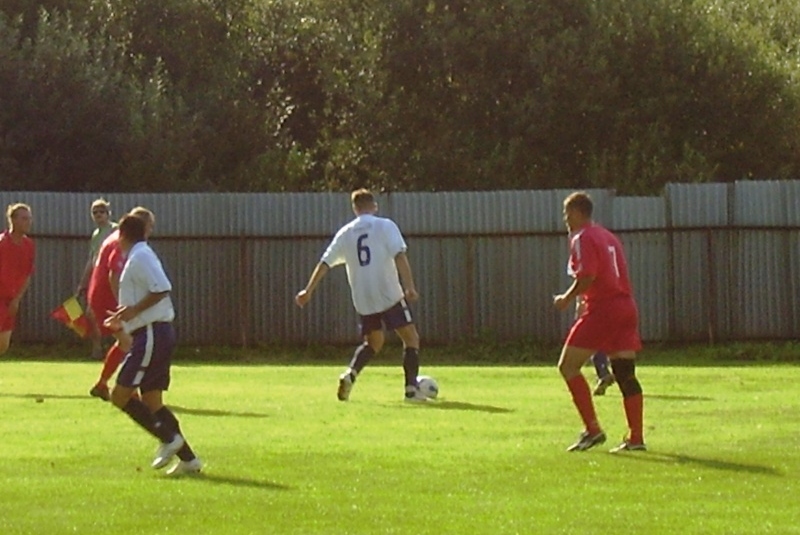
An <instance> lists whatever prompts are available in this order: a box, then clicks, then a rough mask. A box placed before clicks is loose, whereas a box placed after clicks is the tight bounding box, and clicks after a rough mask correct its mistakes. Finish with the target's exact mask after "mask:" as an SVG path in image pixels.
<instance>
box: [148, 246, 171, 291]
mask: <svg viewBox="0 0 800 535" xmlns="http://www.w3.org/2000/svg"><path fill="white" fill-rule="evenodd" d="M145 268H146V270H147V285H148V289H149V290H150V293H154V294H157V293H161V292H169V291H172V283H171V282H170V281H169V278H168V277H167V274H166V273H165V272H164V267H163V266H162V265H161V261H160V260H159V259H158V257H157V256H156V255H155V254H152V255H151V256H150V258H148V262H147V263H146V264H145Z"/></svg>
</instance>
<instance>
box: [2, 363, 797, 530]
mask: <svg viewBox="0 0 800 535" xmlns="http://www.w3.org/2000/svg"><path fill="white" fill-rule="evenodd" d="M342 355H346V353H345V352H344V351H341V352H340V355H339V356H340V357H341V356H342ZM345 358H346V357H342V359H341V360H344V359H345ZM385 360H387V361H388V360H390V359H389V358H388V357H387V358H386V359H385ZM656 360H658V359H656ZM98 371H99V364H97V363H88V362H54V361H25V360H6V361H0V407H2V416H1V417H0V437H2V443H0V533H3V534H4V535H8V534H18V533H19V534H23V533H24V534H29V533H36V534H38V533H43V534H59V533H103V532H105V533H109V532H112V530H113V532H115V533H135V532H142V533H178V534H183V533H186V534H189V533H197V534H205V533H236V534H240V533H259V534H261V533H270V534H303V535H311V534H328V533H330V534H339V535H341V534H359V535H361V534H436V535H438V534H459V535H462V534H485V533H491V534H514V533H519V534H533V533H725V534H729V533H742V534H745V533H746V534H751V533H800V508H798V507H797V505H796V500H797V495H798V492H800V477H798V475H800V450H799V449H798V446H797V436H798V425H797V424H798V422H799V421H800V420H798V414H800V396H799V395H798V394H797V384H798V383H799V382H800V367H798V366H793V365H788V364H771V365H765V364H763V363H754V364H744V365H742V364H739V365H736V364H731V363H727V364H726V365H724V366H717V365H714V363H713V362H706V365H703V366H692V367H686V366H677V365H667V364H666V363H664V364H654V363H650V364H647V363H645V364H643V365H641V366H640V368H639V375H640V378H641V380H642V384H643V387H644V389H645V393H646V402H645V403H646V405H645V424H646V439H647V442H648V446H649V451H648V452H646V453H627V454H620V455H611V454H609V453H607V449H608V447H609V446H611V445H615V442H616V440H614V439H616V438H619V437H622V435H623V433H624V432H625V426H624V421H625V420H624V415H623V412H622V407H621V401H620V399H621V398H620V395H619V393H618V391H616V390H613V391H612V390H609V394H608V395H607V396H605V397H604V398H599V399H598V400H597V408H598V413H599V416H600V419H601V423H602V424H603V425H604V427H605V429H606V431H607V433H608V434H609V439H610V440H611V442H610V443H607V444H605V445H604V446H602V447H600V448H597V449H595V450H591V451H589V452H585V453H566V452H565V451H564V448H565V447H566V446H567V445H568V444H569V443H570V442H571V441H572V440H573V439H574V438H575V436H576V434H577V432H578V431H580V424H579V420H578V417H577V414H576V412H575V410H574V408H573V407H572V404H571V401H570V399H569V397H568V394H567V392H566V388H565V386H564V384H563V382H562V381H561V380H560V379H559V377H558V375H557V372H556V371H555V369H554V368H553V367H550V366H515V367H509V366H505V367H502V366H496V367H490V366H482V367H474V366H466V365H462V366H451V365H433V366H431V365H428V366H424V367H423V371H424V372H425V373H428V374H430V375H433V376H434V377H436V378H437V379H438V381H439V383H440V387H441V390H442V395H441V398H442V399H441V400H440V401H439V402H438V403H436V404H434V405H433V406H430V407H418V406H408V405H405V404H404V403H402V402H401V401H400V396H401V392H400V390H401V387H400V385H401V382H402V378H401V371H400V367H399V365H394V366H386V365H380V366H374V367H370V368H368V370H367V371H366V372H365V374H364V375H363V377H362V379H361V380H360V381H359V383H358V384H357V385H356V387H355V389H354V391H353V397H352V400H351V401H350V402H348V403H340V402H338V401H336V399H335V388H336V377H337V375H338V373H339V372H340V371H341V365H335V366H334V365H329V364H326V365H291V366H289V365H261V364H257V365H252V364H251V365H242V364H239V365H230V366H222V365H216V364H209V363H197V362H189V361H181V362H178V363H176V365H175V366H174V368H173V390H172V391H171V392H169V393H168V394H167V401H168V403H169V404H170V405H172V406H173V408H174V410H175V412H176V414H177V415H178V417H179V419H180V420H181V422H182V426H183V428H184V431H185V433H186V435H187V436H188V438H189V439H190V441H191V443H192V445H193V446H194V448H195V450H196V451H197V453H198V454H199V455H200V456H201V457H202V458H203V459H204V461H205V462H206V469H205V471H204V474H203V475H202V476H199V477H187V478H183V479H180V480H172V479H169V478H167V477H165V476H163V474H162V473H160V472H157V471H155V470H152V469H151V468H149V461H150V460H151V457H152V453H153V451H154V449H155V443H154V441H153V440H152V439H151V438H150V437H149V436H148V435H146V434H145V433H144V432H143V431H141V430H140V429H139V428H137V427H136V426H135V425H134V424H133V423H132V422H131V421H130V420H129V419H128V418H127V417H126V416H125V415H123V414H122V413H120V412H119V411H117V410H114V409H113V408H112V407H111V406H109V405H108V404H105V403H102V402H100V401H98V400H95V399H91V398H89V397H88V396H87V395H86V391H87V389H88V387H89V386H91V383H92V381H93V380H94V378H95V375H96V373H98ZM588 372H589V370H587V374H588ZM37 397H42V398H44V402H42V403H38V402H36V398H37Z"/></svg>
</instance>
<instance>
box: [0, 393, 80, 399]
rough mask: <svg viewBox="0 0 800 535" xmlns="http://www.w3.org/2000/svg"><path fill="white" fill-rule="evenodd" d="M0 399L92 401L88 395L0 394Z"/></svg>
mask: <svg viewBox="0 0 800 535" xmlns="http://www.w3.org/2000/svg"><path fill="white" fill-rule="evenodd" d="M0 398H18V399H41V400H48V399H79V400H87V399H92V398H91V397H90V396H88V395H83V396H77V395H70V394H0Z"/></svg>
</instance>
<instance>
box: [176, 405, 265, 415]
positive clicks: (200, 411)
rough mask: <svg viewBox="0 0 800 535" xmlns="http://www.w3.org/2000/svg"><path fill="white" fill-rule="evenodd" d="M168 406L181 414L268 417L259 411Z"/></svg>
mask: <svg viewBox="0 0 800 535" xmlns="http://www.w3.org/2000/svg"><path fill="white" fill-rule="evenodd" d="M169 408H170V409H171V410H173V411H175V412H178V413H181V414H193V415H195V416H238V417H240V418H269V415H268V414H264V413H260V412H236V411H225V410H220V409H191V408H188V407H181V406H179V405H169Z"/></svg>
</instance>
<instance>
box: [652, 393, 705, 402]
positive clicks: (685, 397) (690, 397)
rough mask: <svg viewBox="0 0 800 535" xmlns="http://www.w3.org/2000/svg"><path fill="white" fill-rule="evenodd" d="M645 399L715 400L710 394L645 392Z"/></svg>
mask: <svg viewBox="0 0 800 535" xmlns="http://www.w3.org/2000/svg"><path fill="white" fill-rule="evenodd" d="M644 398H645V399H665V400H667V401H714V398H710V397H708V396H673V395H671V394H648V393H645V394H644Z"/></svg>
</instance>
